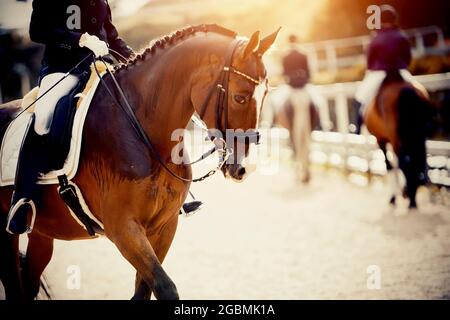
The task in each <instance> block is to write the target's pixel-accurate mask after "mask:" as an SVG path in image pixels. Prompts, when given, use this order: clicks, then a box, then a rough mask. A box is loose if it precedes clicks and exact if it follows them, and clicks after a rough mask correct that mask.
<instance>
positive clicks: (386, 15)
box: [355, 5, 422, 134]
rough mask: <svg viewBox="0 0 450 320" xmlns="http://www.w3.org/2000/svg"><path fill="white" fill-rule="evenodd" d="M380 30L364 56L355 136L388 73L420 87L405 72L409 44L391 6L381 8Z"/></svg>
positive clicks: (356, 101) (358, 91)
mask: <svg viewBox="0 0 450 320" xmlns="http://www.w3.org/2000/svg"><path fill="white" fill-rule="evenodd" d="M380 9H381V29H380V30H379V31H378V32H377V33H376V35H375V37H374V38H373V39H372V41H371V43H370V45H369V49H368V53H367V71H366V74H365V76H364V79H363V81H362V82H361V84H360V86H359V87H358V89H357V91H356V94H355V109H356V110H358V113H357V121H356V122H357V123H356V129H355V133H357V134H360V133H361V126H362V123H363V119H364V112H365V110H366V108H367V106H368V105H369V104H370V103H371V102H372V101H373V99H374V98H375V97H376V96H377V94H378V91H379V89H380V87H381V85H382V83H383V81H384V79H385V78H386V75H387V74H390V73H393V72H398V73H400V75H401V76H402V78H403V79H404V80H405V81H407V82H410V83H411V84H413V85H414V86H418V87H422V85H421V84H420V83H418V82H417V80H415V79H414V77H413V76H412V75H411V73H410V72H409V71H408V69H407V68H408V65H409V64H410V62H411V45H410V43H409V40H408V37H407V36H406V34H405V33H404V32H403V31H401V30H400V28H399V27H398V15H397V12H396V10H395V9H394V8H393V7H392V6H390V5H382V6H380Z"/></svg>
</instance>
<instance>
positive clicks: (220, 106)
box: [94, 40, 261, 182]
mask: <svg viewBox="0 0 450 320" xmlns="http://www.w3.org/2000/svg"><path fill="white" fill-rule="evenodd" d="M241 43H243V41H242V40H234V41H233V43H232V44H231V45H230V46H229V48H228V52H227V56H226V60H225V65H224V67H223V68H222V70H221V72H220V74H219V76H218V78H217V80H216V81H215V84H214V85H213V86H212V87H211V89H210V90H209V92H208V95H207V97H206V99H205V101H204V103H203V104H202V107H201V108H200V110H201V112H200V118H203V116H204V114H205V112H206V109H207V107H208V104H209V102H210V100H211V98H212V95H213V93H214V92H215V91H217V100H216V129H218V130H220V131H221V132H222V133H223V132H225V131H226V129H227V128H228V93H229V89H228V88H229V81H230V73H234V74H236V75H239V76H241V77H243V78H245V79H247V80H248V81H250V82H252V83H253V84H255V85H259V84H261V81H259V80H256V79H254V78H253V77H251V76H249V75H247V74H245V73H244V72H241V71H239V70H236V69H235V68H234V67H232V61H233V56H234V53H235V52H236V49H237V48H238V46H239V45H240V44H241ZM100 60H101V61H102V62H103V63H104V64H105V66H106V70H107V72H108V74H109V75H110V76H111V78H112V80H113V83H114V85H115V87H116V89H117V91H118V92H119V95H120V97H121V99H122V100H123V101H124V102H125V105H122V104H121V103H120V101H118V99H117V98H116V96H115V95H114V94H113V92H112V91H111V89H110V88H109V86H108V84H107V83H106V82H105V80H104V79H103V77H102V76H101V75H100V73H99V71H98V69H97V67H96V65H95V58H94V69H95V71H96V73H97V75H98V76H99V78H100V81H101V82H102V84H103V85H104V86H105V88H106V90H107V91H108V93H109V95H110V96H111V98H112V99H113V101H114V102H115V103H116V104H117V105H118V106H119V107H120V108H121V109H122V110H123V111H124V112H125V114H126V115H127V118H128V120H129V121H130V123H131V125H132V126H133V128H134V129H135V131H136V133H137V135H138V136H139V137H140V138H141V140H142V141H143V143H144V144H145V145H146V146H147V148H148V149H149V150H150V152H151V153H152V154H153V155H154V156H155V157H156V159H157V160H158V162H159V163H160V164H161V166H162V167H163V168H164V169H166V171H168V172H169V173H170V174H171V175H172V176H173V177H175V178H177V179H178V180H181V181H183V182H200V181H203V180H205V179H206V178H208V177H210V176H212V175H214V174H215V173H216V172H217V171H218V170H220V169H221V168H222V166H223V165H224V164H225V162H226V161H227V160H228V157H229V156H230V155H231V154H232V153H233V148H228V147H227V143H226V141H225V140H224V139H223V138H219V139H217V138H216V137H214V135H212V134H210V132H211V131H210V130H208V135H209V137H210V139H211V140H212V141H213V142H214V144H215V146H214V148H213V149H211V150H209V151H207V152H206V153H204V154H203V155H202V156H201V157H200V158H199V159H198V160H196V161H194V162H191V163H189V164H194V163H197V162H199V161H201V160H203V159H206V158H207V157H208V156H210V155H211V154H213V153H214V152H215V151H217V152H218V153H219V164H218V165H217V167H216V168H215V169H213V170H210V171H209V172H208V173H206V174H205V175H203V176H201V177H200V178H197V179H188V178H184V177H181V176H179V175H178V174H176V173H175V172H173V171H172V170H171V169H170V168H169V167H168V166H167V164H166V163H165V162H164V160H163V159H162V157H161V155H160V154H159V152H158V150H156V148H155V147H154V146H153V144H152V143H151V141H150V139H149V137H148V136H147V134H146V132H145V131H144V129H143V128H142V126H141V124H140V122H139V120H138V119H137V117H136V115H135V113H134V111H133V109H132V107H131V105H130V103H129V101H128V99H127V98H126V96H125V94H124V92H123V90H122V88H121V87H120V85H119V83H118V82H117V79H116V78H115V76H114V74H113V73H112V72H111V70H110V69H109V68H108V66H107V64H106V62H105V61H104V60H103V58H100ZM223 117H224V124H225V125H224V128H223V129H221V122H222V118H223ZM260 137H261V135H260V133H259V132H258V131H257V130H251V131H247V132H235V133H234V139H246V140H247V141H249V143H254V144H259V142H260ZM234 139H233V145H234V141H235V140H234Z"/></svg>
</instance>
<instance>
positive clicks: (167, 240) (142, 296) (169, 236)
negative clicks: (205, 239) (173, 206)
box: [133, 215, 178, 300]
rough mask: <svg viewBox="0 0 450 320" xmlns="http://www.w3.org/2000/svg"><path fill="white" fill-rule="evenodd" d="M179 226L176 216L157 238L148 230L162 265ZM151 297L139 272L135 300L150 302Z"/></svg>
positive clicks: (149, 237)
mask: <svg viewBox="0 0 450 320" xmlns="http://www.w3.org/2000/svg"><path fill="white" fill-rule="evenodd" d="M177 224H178V215H174V217H173V218H172V219H171V220H170V221H169V222H168V223H166V224H165V225H164V227H163V228H162V230H161V232H160V233H158V234H157V235H156V236H152V235H151V233H150V230H147V238H148V240H149V241H150V243H151V244H152V246H153V248H154V250H155V254H156V256H157V257H158V260H159V261H160V262H161V263H163V262H164V259H165V257H166V255H167V252H168V251H169V248H170V245H171V244H172V241H173V238H174V236H175V231H176V229H177ZM151 295H152V291H151V289H150V288H149V286H148V285H147V283H146V282H145V280H144V279H143V277H142V276H141V275H140V274H139V273H138V272H137V273H136V284H135V292H134V296H133V299H139V300H150V298H151Z"/></svg>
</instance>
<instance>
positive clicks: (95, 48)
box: [79, 32, 109, 58]
mask: <svg viewBox="0 0 450 320" xmlns="http://www.w3.org/2000/svg"><path fill="white" fill-rule="evenodd" d="M79 45H80V47H86V48H88V49H89V50H91V51H92V52H93V53H94V54H95V57H96V58H98V57H102V56H106V55H107V54H108V53H109V50H108V46H107V45H106V42H104V41H101V40H100V39H99V38H98V37H97V36H92V35H90V34H89V33H87V32H86V33H83V35H82V36H81V38H80V42H79Z"/></svg>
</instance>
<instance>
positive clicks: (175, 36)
mask: <svg viewBox="0 0 450 320" xmlns="http://www.w3.org/2000/svg"><path fill="white" fill-rule="evenodd" d="M197 32H215V33H218V34H221V35H225V36H229V37H232V38H235V37H236V36H237V33H236V32H234V31H232V30H229V29H227V28H224V27H222V26H219V25H217V24H201V25H197V26H187V27H185V28H183V29H180V30H176V31H174V32H172V33H170V34H168V35H165V36H162V37H160V38H159V39H157V40H154V41H152V42H151V43H150V45H149V46H148V47H147V48H145V49H144V50H143V51H142V52H141V53H139V54H137V55H136V56H135V57H134V58H133V59H130V60H128V61H127V62H125V63H120V64H118V65H116V66H115V67H114V72H115V73H117V72H119V71H121V70H124V69H128V67H129V66H132V65H134V64H136V63H137V62H138V61H145V60H147V59H149V57H151V56H152V55H153V54H154V53H155V51H156V49H158V48H160V49H163V48H167V47H169V46H171V45H174V44H176V43H179V42H180V41H181V40H183V39H186V38H187V37H188V36H191V35H193V34H195V33H197Z"/></svg>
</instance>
